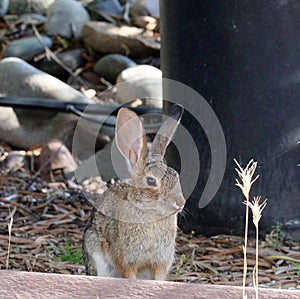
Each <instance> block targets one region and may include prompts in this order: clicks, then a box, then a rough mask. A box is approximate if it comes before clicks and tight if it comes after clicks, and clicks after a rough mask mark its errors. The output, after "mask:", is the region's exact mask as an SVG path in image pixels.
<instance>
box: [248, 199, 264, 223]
mask: <svg viewBox="0 0 300 299" xmlns="http://www.w3.org/2000/svg"><path fill="white" fill-rule="evenodd" d="M260 200H261V197H260V196H256V197H254V198H253V201H252V202H250V201H244V202H243V204H245V205H247V206H248V207H249V208H250V209H251V211H252V216H253V223H254V225H255V226H256V227H258V222H259V220H260V218H261V215H262V211H263V209H264V208H265V207H266V205H267V199H265V200H264V201H263V203H262V204H260V203H259V202H260Z"/></svg>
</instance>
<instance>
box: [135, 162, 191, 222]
mask: <svg viewBox="0 0 300 299" xmlns="http://www.w3.org/2000/svg"><path fill="white" fill-rule="evenodd" d="M132 183H133V185H134V186H136V187H137V188H139V189H140V190H141V192H142V193H143V196H141V197H140V199H139V200H138V201H137V202H136V204H137V205H138V206H139V208H141V209H144V210H147V209H151V210H153V209H155V210H156V211H158V212H160V213H161V214H163V215H165V216H166V215H170V214H175V213H178V212H180V211H181V210H182V209H183V207H184V204H185V199H184V197H183V194H182V191H181V186H180V180H179V174H178V173H177V171H175V170H174V169H173V168H171V167H168V166H167V165H166V164H165V163H164V162H163V159H162V158H157V159H154V158H153V157H151V158H149V159H148V160H147V161H146V163H145V167H144V169H143V172H142V173H141V174H140V175H138V176H137V175H133V176H132Z"/></svg>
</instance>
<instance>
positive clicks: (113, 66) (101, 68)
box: [94, 54, 136, 83]
mask: <svg viewBox="0 0 300 299" xmlns="http://www.w3.org/2000/svg"><path fill="white" fill-rule="evenodd" d="M135 65H136V63H135V62H134V61H133V60H131V59H130V58H128V57H127V56H124V55H121V54H107V55H105V56H103V57H102V58H100V59H99V60H98V61H97V62H96V63H95V65H94V72H95V73H96V74H98V75H100V76H102V77H103V78H105V79H106V80H108V81H109V82H111V83H115V81H116V79H117V76H118V75H119V74H120V73H121V72H122V71H123V70H125V69H127V68H129V67H132V66H135Z"/></svg>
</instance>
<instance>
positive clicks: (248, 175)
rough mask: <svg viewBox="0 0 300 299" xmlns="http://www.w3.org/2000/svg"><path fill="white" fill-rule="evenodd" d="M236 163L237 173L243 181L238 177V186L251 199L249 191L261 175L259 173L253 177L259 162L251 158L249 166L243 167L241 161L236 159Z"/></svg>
mask: <svg viewBox="0 0 300 299" xmlns="http://www.w3.org/2000/svg"><path fill="white" fill-rule="evenodd" d="M234 162H235V164H236V165H237V167H238V168H236V169H235V171H236V172H237V174H238V175H239V177H240V180H241V182H240V181H239V180H238V179H236V180H235V181H236V184H235V185H236V186H238V187H239V188H241V190H242V192H243V194H244V196H245V198H246V199H247V200H248V199H249V193H250V189H251V186H252V184H253V183H254V182H255V181H256V180H257V179H258V177H259V175H257V176H256V177H255V178H254V179H253V180H252V177H253V175H254V172H255V170H256V167H257V162H255V161H254V160H253V159H251V160H250V162H249V163H248V164H247V166H246V167H245V168H244V169H243V168H242V167H241V165H240V164H239V162H238V161H237V160H236V159H234Z"/></svg>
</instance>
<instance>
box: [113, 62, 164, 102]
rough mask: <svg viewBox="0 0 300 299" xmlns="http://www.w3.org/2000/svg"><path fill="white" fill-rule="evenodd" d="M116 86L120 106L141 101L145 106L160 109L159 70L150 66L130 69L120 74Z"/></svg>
mask: <svg viewBox="0 0 300 299" xmlns="http://www.w3.org/2000/svg"><path fill="white" fill-rule="evenodd" d="M117 84H118V85H116V87H117V100H118V101H119V102H120V103H121V104H125V103H128V102H130V101H133V100H136V99H143V103H144V104H145V105H148V106H151V107H155V108H162V73H161V70H159V69H157V68H155V67H153V66H151V65H137V66H134V67H130V68H128V69H126V70H124V71H122V72H121V73H120V75H119V76H118V78H117ZM151 98H152V99H151Z"/></svg>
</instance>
